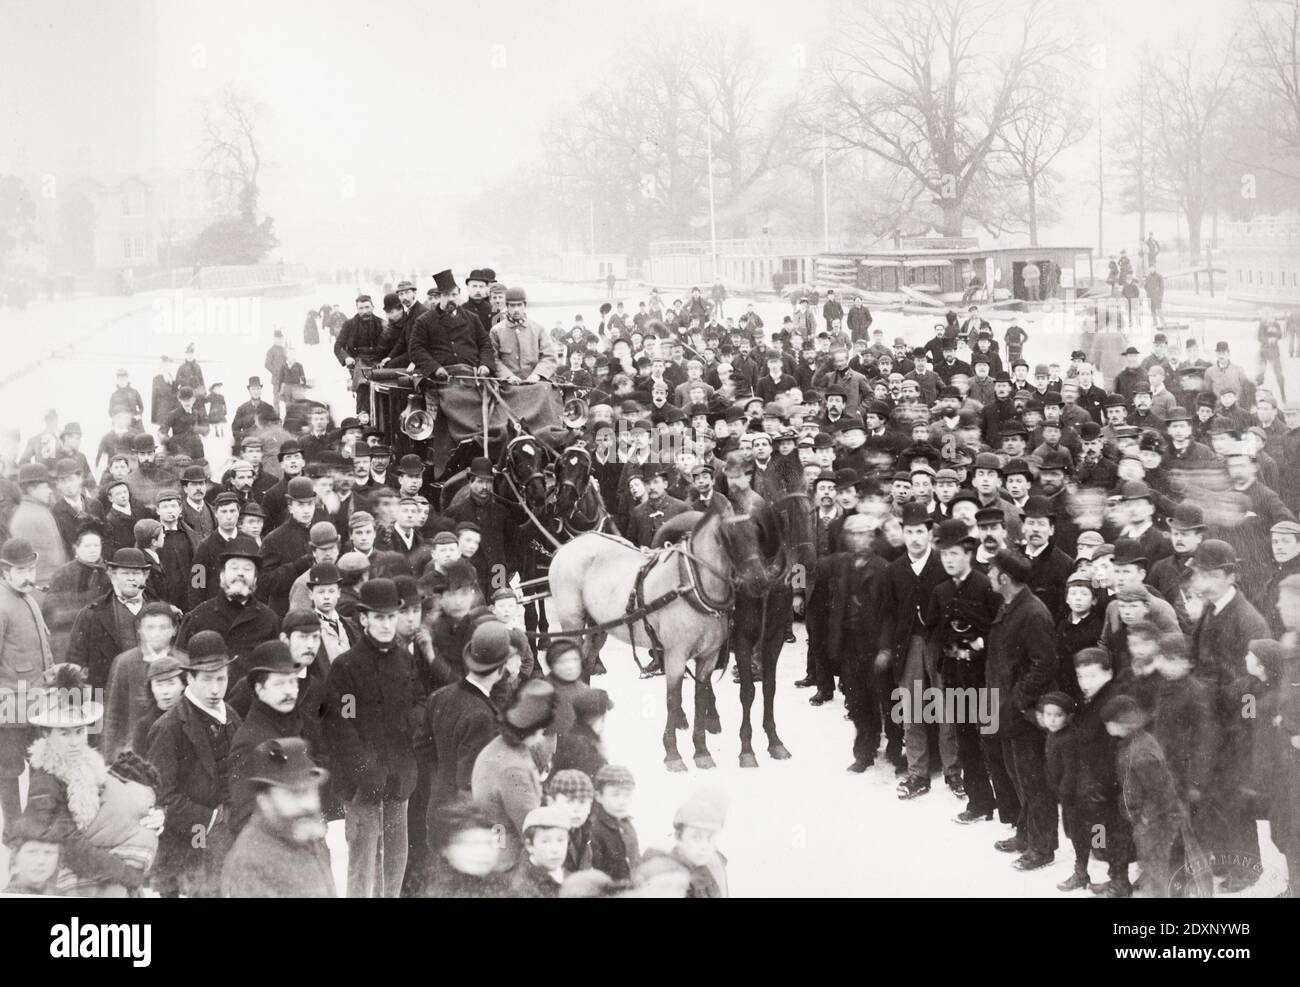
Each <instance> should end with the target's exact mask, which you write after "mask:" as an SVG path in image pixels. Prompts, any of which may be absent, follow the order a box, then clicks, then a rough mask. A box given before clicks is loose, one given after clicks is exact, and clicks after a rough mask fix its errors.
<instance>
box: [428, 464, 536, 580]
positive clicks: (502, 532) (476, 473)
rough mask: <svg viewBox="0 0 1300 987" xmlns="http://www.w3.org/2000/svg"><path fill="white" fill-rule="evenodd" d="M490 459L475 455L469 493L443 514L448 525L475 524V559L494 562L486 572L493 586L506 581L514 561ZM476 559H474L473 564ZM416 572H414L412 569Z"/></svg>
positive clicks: (488, 563) (507, 518)
mask: <svg viewBox="0 0 1300 987" xmlns="http://www.w3.org/2000/svg"><path fill="white" fill-rule="evenodd" d="M492 483H493V479H492V463H491V461H490V460H488V459H487V458H486V457H485V456H478V457H476V458H475V459H474V461H473V462H471V463H470V467H469V497H467V498H466V499H465V500H463V501H461V502H460V503H459V504H457V505H455V506H454V507H451V508H449V509H448V510H447V513H446V518H447V520H448V521H450V522H451V523H452V525H456V524H461V523H463V522H465V521H472V522H473V523H474V524H476V525H478V528H479V534H480V536H481V540H480V541H479V549H478V553H477V554H476V555H475V559H479V558H481V559H482V565H484V566H495V567H496V568H497V569H498V570H499V571H497V572H495V573H492V574H490V575H491V578H492V579H493V580H494V582H493V584H492V585H493V586H494V587H495V588H500V587H501V586H505V585H506V584H507V583H508V582H509V581H510V576H511V574H512V573H513V572H514V563H513V559H512V556H511V552H510V549H509V547H508V546H507V545H506V538H507V536H508V532H509V531H510V530H511V524H510V520H511V519H510V514H509V512H508V511H507V510H506V508H505V506H504V505H503V504H501V503H499V502H498V501H497V499H496V497H495V496H494V495H493V493H492ZM478 564H479V563H477V562H476V567H477V566H478ZM416 574H417V575H418V574H419V573H418V572H417V573H416Z"/></svg>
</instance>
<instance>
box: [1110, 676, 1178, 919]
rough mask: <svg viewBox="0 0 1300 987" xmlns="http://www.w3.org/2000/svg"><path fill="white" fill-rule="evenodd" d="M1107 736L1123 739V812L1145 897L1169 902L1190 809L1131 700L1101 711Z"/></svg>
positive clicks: (1112, 701) (1120, 757)
mask: <svg viewBox="0 0 1300 987" xmlns="http://www.w3.org/2000/svg"><path fill="white" fill-rule="evenodd" d="M1101 718H1102V721H1103V722H1104V723H1105V724H1106V732H1107V733H1109V734H1110V735H1111V736H1112V737H1115V738H1117V739H1118V740H1119V750H1118V756H1117V763H1116V772H1117V780H1118V782H1119V787H1120V801H1119V805H1120V809H1121V811H1122V812H1123V814H1124V818H1125V819H1127V820H1128V821H1129V823H1130V824H1131V825H1132V827H1133V843H1134V849H1135V853H1136V856H1137V859H1138V862H1139V864H1141V866H1142V882H1141V895H1142V897H1147V898H1167V897H1169V894H1170V885H1171V881H1172V876H1173V870H1172V861H1173V856H1174V847H1175V845H1176V844H1177V842H1178V840H1179V837H1180V835H1181V834H1182V832H1183V831H1184V830H1185V829H1186V828H1188V827H1187V817H1186V811H1185V810H1184V808H1183V803H1182V800H1181V799H1180V798H1179V797H1178V792H1177V790H1176V788H1175V786H1174V778H1173V775H1172V774H1171V773H1170V771H1169V766H1168V765H1167V764H1166V763H1165V757H1164V753H1163V752H1162V751H1161V750H1160V745H1159V744H1158V743H1157V742H1156V739H1155V738H1154V737H1153V736H1151V734H1149V733H1148V732H1147V731H1146V729H1145V727H1146V722H1147V718H1146V713H1145V712H1144V711H1143V710H1142V707H1141V706H1139V705H1138V703H1137V700H1135V699H1134V698H1133V697H1132V696H1125V695H1118V696H1114V697H1112V698H1111V699H1109V700H1108V701H1107V702H1106V704H1105V705H1104V706H1103V707H1102V708H1101Z"/></svg>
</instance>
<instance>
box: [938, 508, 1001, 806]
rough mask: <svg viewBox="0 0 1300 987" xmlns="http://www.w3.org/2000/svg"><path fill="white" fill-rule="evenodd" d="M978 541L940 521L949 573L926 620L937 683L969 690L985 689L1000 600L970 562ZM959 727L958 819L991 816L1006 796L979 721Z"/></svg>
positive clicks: (953, 781) (961, 526)
mask: <svg viewBox="0 0 1300 987" xmlns="http://www.w3.org/2000/svg"><path fill="white" fill-rule="evenodd" d="M977 545H978V540H977V539H975V538H972V537H971V536H970V534H969V533H968V530H967V528H966V524H965V522H963V521H961V520H956V519H950V520H948V521H944V522H943V523H941V524H940V525H939V527H938V530H937V532H936V535H935V548H936V549H938V552H939V562H940V564H941V565H942V566H943V570H944V572H945V573H946V574H947V576H948V578H947V579H945V580H943V581H942V582H940V583H939V584H938V585H937V586H936V587H935V590H934V593H933V594H932V595H931V597H930V600H929V603H928V611H927V613H926V623H927V624H928V625H929V626H931V627H933V628H934V632H933V633H934V637H933V642H932V646H933V648H934V650H936V651H937V652H938V656H939V658H938V667H937V672H938V674H937V675H936V677H935V678H936V682H935V683H934V684H935V685H936V686H937V687H939V688H944V689H960V690H963V691H964V693H965V694H969V695H974V694H975V692H974V691H973V690H980V689H983V688H984V675H985V671H984V668H985V647H986V645H987V643H988V633H989V628H990V627H991V626H992V624H993V618H994V617H995V616H997V612H998V608H999V607H1000V606H1001V602H1002V601H1001V600H1000V599H999V598H998V595H997V594H996V593H995V592H994V591H993V587H992V586H991V585H990V583H989V580H988V577H987V576H986V575H985V574H984V573H982V572H979V571H977V570H975V569H974V568H973V567H972V564H971V563H972V561H973V559H974V554H975V549H976V547H977ZM955 729H956V733H957V749H958V754H959V757H958V761H959V765H960V767H959V769H957V770H954V771H953V772H952V773H951V774H950V775H949V778H948V783H949V786H950V787H952V789H953V791H954V792H956V793H957V794H958V795H964V796H965V797H966V798H967V800H968V802H967V807H966V809H965V810H964V811H962V812H961V813H960V814H958V816H957V822H959V823H963V824H966V823H974V822H979V821H980V820H990V819H992V818H993V810H994V809H995V808H997V807H998V805H999V803H1000V802H1002V803H1004V802H1005V801H1006V800H1005V798H1004V799H997V798H995V795H994V791H993V787H992V785H991V783H990V781H989V776H988V771H987V769H986V768H985V767H984V754H983V752H982V751H981V749H980V724H979V723H977V722H974V721H973V720H970V721H967V719H966V718H964V717H963V718H959V722H958V723H957V724H956V725H955ZM958 771H959V772H960V773H958ZM1011 821H1013V820H1011V819H1003V822H1011Z"/></svg>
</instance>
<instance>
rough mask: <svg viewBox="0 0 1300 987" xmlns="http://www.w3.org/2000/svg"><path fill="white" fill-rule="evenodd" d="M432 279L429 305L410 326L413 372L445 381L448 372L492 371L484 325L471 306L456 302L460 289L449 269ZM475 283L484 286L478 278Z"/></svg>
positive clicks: (493, 360) (492, 357) (493, 357)
mask: <svg viewBox="0 0 1300 987" xmlns="http://www.w3.org/2000/svg"><path fill="white" fill-rule="evenodd" d="M479 273H481V272H479ZM433 280H434V291H435V294H434V305H433V308H431V309H430V310H429V311H428V312H425V313H424V314H423V315H422V316H420V318H419V319H417V320H416V322H415V325H414V326H413V327H412V329H411V361H412V363H414V364H415V369H416V372H417V373H419V374H421V375H422V376H425V377H433V378H435V379H437V380H447V379H449V377H450V376H451V375H452V373H457V374H462V373H478V374H481V375H485V376H486V375H490V374H492V373H495V371H496V355H495V353H494V351H493V349H492V340H491V337H490V336H489V335H488V327H487V326H485V325H483V323H482V321H481V320H480V319H479V318H478V315H477V314H476V313H475V311H474V310H473V309H472V308H470V307H468V306H466V305H459V304H457V302H458V299H459V297H460V288H459V287H458V286H457V284H456V279H455V278H454V277H453V276H452V273H451V271H439V272H438V273H437V274H435V275H434V276H433ZM478 283H480V284H484V285H485V283H484V282H482V280H481V279H478Z"/></svg>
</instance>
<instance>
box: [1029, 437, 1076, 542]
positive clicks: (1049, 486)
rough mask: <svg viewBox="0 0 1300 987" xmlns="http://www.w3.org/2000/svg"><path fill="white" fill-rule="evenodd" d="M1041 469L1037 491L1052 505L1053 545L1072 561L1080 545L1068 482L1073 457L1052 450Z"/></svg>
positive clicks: (1043, 457) (1046, 454)
mask: <svg viewBox="0 0 1300 987" xmlns="http://www.w3.org/2000/svg"><path fill="white" fill-rule="evenodd" d="M1041 459H1042V465H1041V466H1040V467H1039V469H1038V489H1039V491H1040V492H1041V493H1042V495H1043V496H1044V497H1046V498H1047V500H1048V501H1049V502H1050V503H1051V505H1052V511H1053V512H1054V516H1055V526H1054V531H1053V535H1052V543H1053V544H1054V545H1055V546H1056V547H1057V548H1059V549H1060V550H1061V551H1062V552H1064V553H1065V554H1066V555H1068V556H1070V557H1073V556H1074V550H1075V548H1076V547H1077V546H1078V542H1079V526H1078V524H1077V523H1075V520H1074V514H1073V511H1071V509H1070V502H1069V496H1070V494H1069V491H1068V490H1067V489H1066V486H1065V481H1066V478H1067V477H1068V476H1069V474H1070V456H1069V453H1067V452H1066V451H1065V450H1063V449H1058V450H1050V451H1048V452H1046V453H1044V454H1043V455H1042V456H1041Z"/></svg>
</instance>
